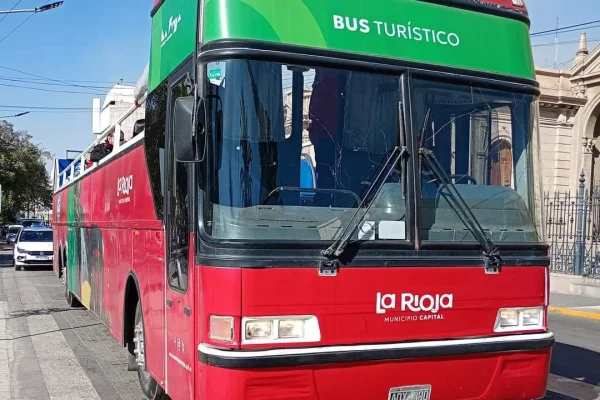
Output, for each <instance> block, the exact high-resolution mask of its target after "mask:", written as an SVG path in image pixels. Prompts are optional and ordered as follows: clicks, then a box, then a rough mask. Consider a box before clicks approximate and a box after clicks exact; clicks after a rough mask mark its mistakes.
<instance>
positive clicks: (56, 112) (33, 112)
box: [0, 108, 92, 114]
mask: <svg viewBox="0 0 600 400" xmlns="http://www.w3.org/2000/svg"><path fill="white" fill-rule="evenodd" d="M0 111H2V112H12V111H11V110H0ZM27 112H28V113H30V114H89V113H90V112H92V109H91V108H90V109H89V110H87V111H83V110H82V111H69V110H66V111H60V110H46V111H44V110H37V111H35V110H34V111H27Z"/></svg>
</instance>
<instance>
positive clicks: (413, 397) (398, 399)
mask: <svg viewBox="0 0 600 400" xmlns="http://www.w3.org/2000/svg"><path fill="white" fill-rule="evenodd" d="M430 396H431V385H418V386H403V387H396V388H391V389H390V394H389V395H388V400H429V399H430Z"/></svg>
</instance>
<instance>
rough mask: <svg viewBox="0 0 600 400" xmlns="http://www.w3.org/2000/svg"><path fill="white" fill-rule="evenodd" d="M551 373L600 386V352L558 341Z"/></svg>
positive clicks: (553, 355) (553, 352)
mask: <svg viewBox="0 0 600 400" xmlns="http://www.w3.org/2000/svg"><path fill="white" fill-rule="evenodd" d="M599 340H600V339H599ZM550 373H551V374H554V375H558V376H562V377H565V378H569V379H574V380H577V381H580V382H585V383H589V384H590V385H595V386H598V385H600V353H597V352H595V351H592V350H588V349H584V348H581V347H577V346H571V345H569V344H564V343H558V342H557V343H556V345H555V346H554V350H553V351H552V363H551V365H550Z"/></svg>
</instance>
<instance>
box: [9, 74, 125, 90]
mask: <svg viewBox="0 0 600 400" xmlns="http://www.w3.org/2000/svg"><path fill="white" fill-rule="evenodd" d="M0 79H19V80H27V81H32V82H34V81H45V80H48V79H50V78H27V79H25V78H19V77H18V76H0ZM54 79H57V78H54ZM63 80H64V81H67V80H66V79H63ZM67 82H70V83H73V82H76V83H108V84H112V85H115V84H121V85H126V84H127V85H135V84H137V82H132V81H124V80H122V79H117V80H114V81H102V80H77V79H69V80H68V81H67ZM90 87H95V86H90ZM99 87H102V88H104V86H99Z"/></svg>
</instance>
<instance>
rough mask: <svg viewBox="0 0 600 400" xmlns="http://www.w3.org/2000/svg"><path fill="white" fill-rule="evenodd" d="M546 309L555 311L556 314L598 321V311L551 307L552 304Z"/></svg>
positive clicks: (599, 314) (599, 318) (599, 315)
mask: <svg viewBox="0 0 600 400" xmlns="http://www.w3.org/2000/svg"><path fill="white" fill-rule="evenodd" d="M586 308H589V307H586ZM548 311H550V312H553V313H557V314H563V315H569V316H571V317H579V318H587V319H595V320H597V321H600V313H594V312H587V311H580V310H574V309H572V308H561V307H553V306H549V307H548Z"/></svg>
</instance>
